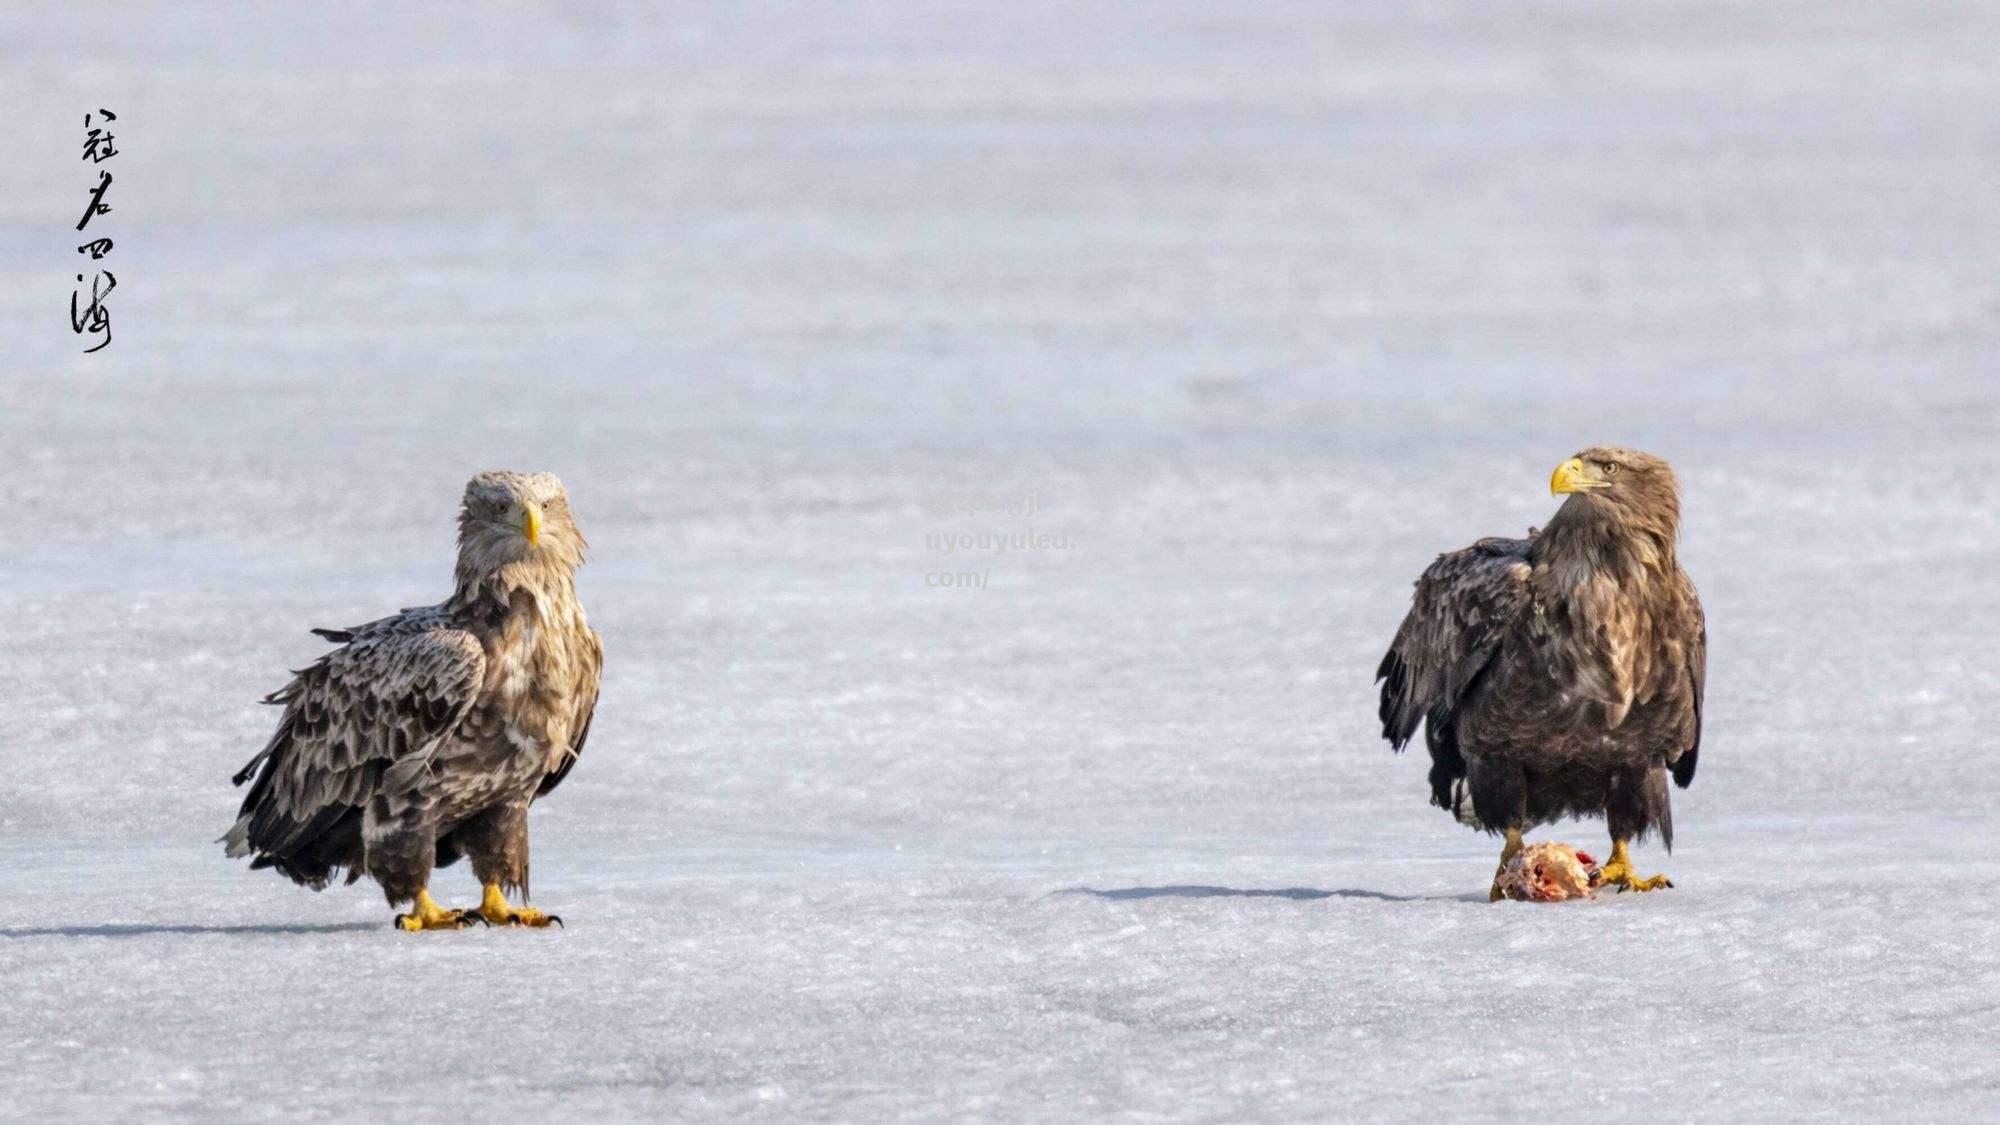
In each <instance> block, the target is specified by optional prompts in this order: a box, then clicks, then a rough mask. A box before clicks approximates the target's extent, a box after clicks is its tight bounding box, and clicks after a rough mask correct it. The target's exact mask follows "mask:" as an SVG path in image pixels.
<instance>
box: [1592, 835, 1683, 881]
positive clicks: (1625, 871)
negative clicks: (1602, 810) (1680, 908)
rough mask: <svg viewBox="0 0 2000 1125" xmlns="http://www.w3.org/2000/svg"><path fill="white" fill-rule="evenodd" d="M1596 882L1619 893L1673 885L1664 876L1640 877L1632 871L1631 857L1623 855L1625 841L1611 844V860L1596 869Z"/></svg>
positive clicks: (1615, 841)
mask: <svg viewBox="0 0 2000 1125" xmlns="http://www.w3.org/2000/svg"><path fill="white" fill-rule="evenodd" d="M1597 881H1598V884H1599V885H1600V886H1605V887H1617V888H1618V889H1619V890H1620V891H1657V890H1659V889H1661V888H1662V887H1671V886H1673V885H1674V881H1673V880H1672V879H1669V878H1667V877H1666V876H1665V875H1653V876H1647V877H1642V876H1640V875H1637V874H1635V873H1634V872H1633V870H1632V857H1631V856H1629V855H1627V854H1625V841H1623V840H1613V841H1612V842H1611V858H1610V859H1609V860H1607V861H1606V862H1605V864H1604V866H1603V867H1601V868H1598V871H1597Z"/></svg>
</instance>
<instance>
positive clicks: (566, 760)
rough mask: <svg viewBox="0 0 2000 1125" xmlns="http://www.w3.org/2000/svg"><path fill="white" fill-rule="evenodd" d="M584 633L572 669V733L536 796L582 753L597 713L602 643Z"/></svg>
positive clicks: (566, 772)
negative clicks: (583, 642)
mask: <svg viewBox="0 0 2000 1125" xmlns="http://www.w3.org/2000/svg"><path fill="white" fill-rule="evenodd" d="M586 635H587V636H588V637H589V638H590V645H589V647H588V648H586V649H585V650H584V652H583V659H582V660H581V661H579V662H578V665H577V668H576V679H575V681H574V686H575V692H576V714H575V716H574V717H573V718H572V719H571V720H570V724H569V729H571V730H573V731H575V732H576V733H575V734H574V735H573V736H571V738H570V743H569V746H568V747H567V748H566V749H565V752H564V753H563V755H562V757H561V758H560V760H558V761H557V762H556V764H555V766H554V768H552V769H550V770H549V772H548V773H547V774H546V775H544V776H543V778H542V783H541V784H540V785H538V786H536V787H535V796H537V797H540V796H541V795H542V794H544V793H547V792H548V791H549V790H551V789H554V788H555V787H556V786H558V785H561V784H562V779H563V778H565V777H568V776H569V771H570V767H572V766H574V765H576V760H577V759H578V758H580V757H582V756H583V744H584V741H585V740H586V739H588V738H589V737H590V718H591V716H592V715H594V714H596V713H597V681H598V676H599V674H600V673H601V672H602V671H603V668H604V642H603V640H602V639H601V638H599V637H598V635H597V631H596V630H594V629H593V630H588V631H587V632H586Z"/></svg>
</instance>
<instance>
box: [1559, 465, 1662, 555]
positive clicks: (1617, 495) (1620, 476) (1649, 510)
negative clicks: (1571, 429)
mask: <svg viewBox="0 0 2000 1125" xmlns="http://www.w3.org/2000/svg"><path fill="white" fill-rule="evenodd" d="M1549 492H1550V494H1551V495H1555V496H1563V495H1567V496H1568V497H1569V499H1568V500H1567V501H1565V502H1564V504H1563V513H1565V514H1568V515H1571V516H1572V517H1574V518H1578V519H1586V520H1593V521H1594V520H1610V521H1613V522H1615V523H1618V524H1622V525H1624V526H1625V527H1626V528H1628V529H1630V530H1633V531H1646V532H1651V533H1653V534H1654V535H1656V536H1659V537H1662V538H1664V539H1665V540H1666V541H1667V543H1668V544H1671V543H1672V542H1673V539H1674V536H1675V535H1676V533H1677V532H1678V531H1679V530H1680V516H1681V502H1680V484H1679V482H1677V481H1676V480H1674V470H1673V467H1672V466H1670V465H1668V464H1667V462H1666V461H1665V459H1663V458H1659V457H1655V456H1653V455H1652V454H1650V453H1641V452H1639V451H1638V450H1636V449H1621V448H1619V447H1618V446H1615V445H1594V446H1591V447H1590V448H1589V449H1586V450H1584V451H1582V452H1581V453H1578V454H1577V455H1576V456H1574V457H1572V458H1570V459H1569V460H1567V461H1564V462H1563V463H1562V464H1560V465H1557V466H1556V471H1555V474H1554V475H1553V476H1552V477H1550V478H1549Z"/></svg>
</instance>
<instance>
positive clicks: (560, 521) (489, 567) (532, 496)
mask: <svg viewBox="0 0 2000 1125" xmlns="http://www.w3.org/2000/svg"><path fill="white" fill-rule="evenodd" d="M586 546H588V544H587V543H585V542H584V538H583V533H582V532H581V531H578V530H577V527H576V522H575V520H574V519H572V518H571V516H570V511H569V493H567V492H565V491H563V485H562V481H560V480H558V479H556V476H555V474H554V473H513V472H508V471H506V470H504V469H489V470H487V471H486V472H483V473H480V474H479V475H478V476H476V477H473V478H472V479H471V480H470V481H467V482H466V485H465V503H464V505H463V506H462V507H461V508H460V509H459V512H458V571H459V578H460V579H461V581H463V580H464V579H467V578H471V579H473V580H475V581H477V580H480V579H483V578H486V577H489V576H491V575H493V574H495V573H497V572H499V571H500V570H501V569H503V568H509V567H515V568H525V569H541V568H544V567H546V568H553V569H555V570H557V571H560V572H563V573H567V572H570V571H574V570H575V569H576V568H577V567H579V566H581V565H583V552H584V548H585V547H586Z"/></svg>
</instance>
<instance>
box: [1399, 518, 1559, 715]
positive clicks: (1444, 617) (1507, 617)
mask: <svg viewBox="0 0 2000 1125" xmlns="http://www.w3.org/2000/svg"><path fill="white" fill-rule="evenodd" d="M1530 543H1531V541H1530V540H1527V539H1481V540H1480V541H1479V542H1477V543H1475V544H1473V545H1472V546H1470V547H1467V548H1465V549H1464V550H1462V551H1452V552H1450V553H1448V554H1443V555H1439V556H1438V559H1437V561H1436V562H1434V563H1432V564H1431V565H1430V568H1429V569H1427V570H1425V571H1424V574H1423V577H1422V578H1419V579H1418V580H1417V591H1416V595H1415V597H1414V598H1413V599H1412V601H1411V605H1410V612H1409V615H1408V616H1406V617H1404V618H1403V625H1402V628H1400V629H1398V630H1397V631H1396V640H1395V642H1394V643H1393V644H1391V645H1390V646H1389V652H1388V655H1386V656H1384V657H1383V658H1382V664H1381V666H1380V667H1379V668H1377V669H1376V672H1375V678H1376V679H1377V680H1380V681H1381V682H1382V703H1381V710H1380V715H1381V719H1382V736H1383V737H1384V738H1386V739H1388V740H1389V743H1390V745H1392V746H1394V747H1395V748H1396V749H1398V750H1401V749H1402V748H1403V747H1404V745H1406V744H1407V743H1408V742H1409V741H1410V737H1411V736H1412V735H1413V734H1415V733H1416V730H1417V723H1418V722H1420V721H1422V720H1424V719H1426V718H1428V719H1430V721H1431V726H1432V729H1433V733H1434V734H1435V733H1436V732H1437V728H1438V727H1439V726H1440V725H1443V724H1446V723H1448V722H1449V719H1450V716H1451V714H1452V712H1453V710H1454V709H1456V708H1457V706H1458V703H1459V701H1460V700H1461V699H1462V698H1464V695H1465V692H1466V690H1467V689H1468V688H1470V687H1471V686H1472V683H1473V681H1474V680H1476V679H1477V678H1478V676H1479V673H1480V672H1481V671H1482V670H1483V669H1484V668H1485V667H1486V665H1487V663H1488V662H1489V661H1491V660H1492V659H1493V656H1494V654H1495V653H1497V652H1498V651H1499V650H1500V644H1501V640H1502V639H1503V638H1504V637H1505V635H1506V631H1507V629H1508V628H1509V627H1510V626H1512V625H1513V624H1514V623H1515V622H1516V621H1518V620H1519V619H1520V618H1521V616H1522V615H1523V614H1526V613H1527V612H1529V607H1530V605H1531V603H1532V601H1533V599H1532V596H1531V595H1530V593H1529V589H1528V575H1529V570H1530V567H1529V562H1528V551H1529V546H1530Z"/></svg>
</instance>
